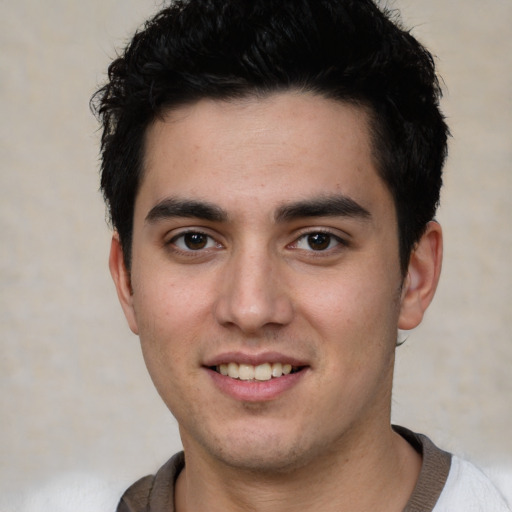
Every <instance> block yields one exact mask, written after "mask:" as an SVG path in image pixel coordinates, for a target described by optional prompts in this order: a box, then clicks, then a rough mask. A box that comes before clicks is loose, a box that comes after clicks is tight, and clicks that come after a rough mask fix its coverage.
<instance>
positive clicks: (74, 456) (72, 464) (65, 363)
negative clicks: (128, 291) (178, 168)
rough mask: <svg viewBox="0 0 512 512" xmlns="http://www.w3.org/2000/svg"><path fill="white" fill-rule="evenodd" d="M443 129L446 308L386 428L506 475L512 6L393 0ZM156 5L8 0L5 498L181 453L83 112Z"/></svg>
mask: <svg viewBox="0 0 512 512" xmlns="http://www.w3.org/2000/svg"><path fill="white" fill-rule="evenodd" d="M395 5H396V6H397V7H402V8H403V17H404V19H405V21H406V22H407V24H408V25H413V26H414V27H415V28H414V30H413V33H414V34H415V35H416V36H417V37H419V38H420V39H421V40H422V41H423V42H424V43H426V44H427V46H429V47H430V48H431V49H432V50H433V51H434V53H435V54H436V55H437V56H438V65H439V69H440V72H441V74H442V76H443V78H444V80H445V82H446V87H445V93H446V97H445V101H444V104H443V105H444V111H445V112H446V115H447V116H448V120H449V123H450V125H451V128H452V132H453V139H452V141H451V155H450V159H449V163H448V165H447V168H446V180H445V182H446V186H445V188H444V192H443V206H442V208H441V211H440V214H439V219H440V220H441V222H442V224H443V225H444V229H445V236H446V253H445V265H444V271H443V277H442V283H441V286H440V289H439V293H438V296H437V298H436V301H435V303H434V305H433V306H432V309H431V311H430V313H429V315H428V316H427V319H426V321H425V323H424V325H423V326H422V327H421V328H419V329H417V330H416V331H415V332H413V333H410V334H409V338H408V341H407V343H406V344H405V346H403V347H401V348H400V349H399V351H398V353H399V359H398V370H397V378H396V385H395V397H394V403H393V408H394V419H395V421H396V422H399V423H402V424H405V425H407V426H409V427H412V428H414V429H417V430H419V431H422V432H426V433H429V434H430V435H431V436H432V437H433V438H434V439H435V440H436V441H437V442H438V443H439V444H441V445H442V446H444V447H446V448H448V449H450V450H454V451H456V452H457V453H460V454H463V455H465V456H466V457H468V458H470V459H472V460H474V461H476V462H478V463H480V464H483V465H489V464H498V463H499V464H507V463H508V464H510V465H512V435H511V434H510V431H511V430H512V429H511V427H512V403H511V402H512V401H511V396H512V335H511V334H510V328H511V324H512V319H511V317H512V311H511V309H512V308H511V304H512V301H511V299H512V272H511V270H510V268H511V249H512V245H511V239H512V229H511V222H512V202H511V199H510V195H511V193H512V182H511V181H512V178H511V170H510V166H511V162H512V144H511V141H512V126H511V103H512V100H511V95H512V93H511V91H512V46H511V42H510V41H511V36H512V34H511V29H510V27H511V26H512V1H511V0H487V1H485V2H483V1H481V0H449V1H448V0H401V1H397V2H395ZM156 7H157V6H156V3H155V1H154V0H88V1H87V2H81V1H77V0H45V1H44V2H41V1H40V0H17V1H15V2H14V1H11V2H7V1H6V0H0V10H1V16H0V24H1V26H0V45H1V53H0V65H1V71H0V73H1V74H0V77H1V78H0V101H1V117H0V144H1V145H0V148H1V149H0V151H1V170H0V234H1V237H0V294H1V296H0V325H1V343H2V357H1V358H0V379H1V386H2V387H1V393H0V426H1V433H2V436H1V440H0V495H4V496H5V495H7V494H10V493H11V494H12V493H15V492H18V491H20V490H22V489H27V488H31V487H32V486H35V485H37V484H38V483H40V482H42V481H44V480H45V479H48V478H50V477H52V476H53V475H57V474H61V473H65V472H69V471H75V470H82V471H88V472H93V473H95V474H96V475H102V476H104V477H105V478H116V479H118V480H122V481H126V482H127V481H129V480H133V479H134V478H136V477H139V476H141V475H142V474H144V473H146V472H149V471H152V470H154V469H155V468H156V467H157V466H158V464H160V463H161V462H163V461H164V460H166V458H167V457H168V456H169V455H170V454H171V452H173V451H174V450H175V449H177V448H178V447H179V440H178V439H177V430H176V426H175V422H174V420H173V419H172V417H171V416H170V414H169V413H168V412H167V411H166V409H165V407H164V406H163V405H162V404H161V403H160V400H159V398H158V396H157V395H156V392H155V391H154V390H153V387H152V384H151V382H150V381H149V378H148V377H147V375H146V371H145V368H144V367H143V362H142V358H141V357H140V353H139V348H138V341H137V339H136V338H135V337H134V336H133V335H132V334H131V333H130V332H129V330H128V328H127V327H126V326H125V324H124V319H123V318H122V314H121V310H120V307H119V306H118V304H117V299H116V297H115V293H114V288H113V285H112V284H111V282H110V277H109V275H108V272H107V252H108V244H109V236H110V235H109V230H108V228H107V226H106V224H105V221H104V208H103V205H102V201H101V198H100V195H99V194H98V192H97V189H98V176H97V170H98V156H97V155H98V138H99V135H98V133H97V131H96V130H97V125H96V122H95V120H94V119H93V117H92V116H91V115H90V113H89V110H88V100H89V97H90V95H91V94H92V92H93V91H94V90H95V87H96V85H97V84H98V83H100V82H101V81H102V80H103V79H104V72H105V69H106V66H107V64H108V62H109V61H110V59H111V58H112V57H113V56H114V55H115V51H114V47H119V46H120V45H122V44H123V42H124V41H125V40H126V39H127V37H128V36H129V34H130V33H131V32H132V31H133V30H134V29H135V27H137V26H138V25H139V24H140V22H141V21H142V20H143V19H144V17H145V16H146V15H148V14H149V13H151V12H154V11H155V9H156Z"/></svg>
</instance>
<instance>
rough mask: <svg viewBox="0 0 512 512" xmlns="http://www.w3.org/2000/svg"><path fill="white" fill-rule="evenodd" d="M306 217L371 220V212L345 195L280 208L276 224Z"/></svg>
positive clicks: (309, 200)
mask: <svg viewBox="0 0 512 512" xmlns="http://www.w3.org/2000/svg"><path fill="white" fill-rule="evenodd" d="M306 217H354V218H360V219H363V220H366V219H370V218H371V214H370V212H369V211H368V210H367V209H366V208H364V207H363V206H361V205H360V204H359V203H357V202H356V201H354V200H353V199H351V198H350V197H347V196H344V195H334V196H326V197H317V198H312V199H306V200H304V201H298V202H295V203H291V204H286V205H284V206H281V207H280V208H278V210H277V212H276V215H275V219H276V222H287V221H291V220H296V219H303V218H306Z"/></svg>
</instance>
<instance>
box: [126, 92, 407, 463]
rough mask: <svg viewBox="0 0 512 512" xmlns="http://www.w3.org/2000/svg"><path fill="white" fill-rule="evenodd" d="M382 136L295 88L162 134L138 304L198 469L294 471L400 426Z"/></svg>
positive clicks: (152, 134)
mask: <svg viewBox="0 0 512 512" xmlns="http://www.w3.org/2000/svg"><path fill="white" fill-rule="evenodd" d="M367 123H368V120H367V116H366V115H365V112H364V111H363V110H361V109H358V108H356V107H353V106H348V105H344V104H341V103H339V102H334V101H332V100H328V99H324V98H321V97H319V96H313V95H309V94H299V93H290V92H289V93H281V94H276V95H272V96H269V97H267V98H264V99H246V100H237V101H232V102H221V101H213V100H211V101H210V100H203V101H200V102H198V103H196V104H194V105H191V106H186V107H182V108H179V109H177V110H175V111H173V112H172V113H170V114H169V115H168V116H167V117H166V118H165V120H159V121H156V122H155V123H154V124H153V125H152V126H151V127H150V129H149V131H148V133H147V140H146V149H145V157H146V158H145V167H144V169H145V170H144V178H143V180H142V183H141V186H140V190H139V193H138V196H137V199H136V204H135V217H134V231H133V260H132V268H131V290H130V293H129V294H128V295H129V297H127V299H126V303H125V305H124V307H125V312H126V314H127V317H128V320H129V323H130V326H131V328H132V329H133V330H134V331H135V332H137V333H138V334H139V335H140V339H141V343H142V350H143V353H144V358H145V361H146V364H147V367H148V369H149V372H150V374H151V377H152V379H153V381H154V383H155V386H156V388H157V390H158V392H159V393H160V395H161V396H162V398H163V400H164V401H165V403H166V404H167V405H168V407H169V409H170V410H171V411H172V412H173V414H174V415H175V416H176V418H177V420H178V423H179V426H180V432H181V435H182V440H183V443H184V446H185V449H186V450H187V451H188V453H189V454H190V456H192V455H193V454H199V453H201V454H202V456H206V457H209V458H210V459H211V460H217V461H223V462H225V463H227V464H229V465H235V466H238V467H245V468H252V469H260V470H263V469H264V470H270V469H274V470H275V469H283V468H285V467H293V466H294V465H300V464H304V463H307V462H311V461H312V460H313V459H315V457H319V456H321V455H323V454H325V453H326V452H327V451H330V450H332V449H333V448H335V447H336V446H339V447H342V446H349V445H350V443H352V444H353V443H356V442H359V441H361V440H362V439H370V438H372V437H374V436H375V435H378V434H379V432H381V431H383V429H386V428H389V408H390V393H391V383H392V369H393V361H394V346H395V342H396V335H397V323H398V321H399V315H400V308H401V292H400V291H401V284H402V279H401V274H400V268H399V256H398V234H397V222H396V216H395V209H394V206H393V200H392V197H391V195H390V193H389V191H388V190H387V188H386V187H385V185H384V183H383V182H382V180H381V179H380V178H379V177H378V175H377V172H376V167H375V163H374V160H373V158H372V152H371V147H370V134H369V128H368V124H367ZM290 368H291V372H290V373H288V372H289V371H290ZM228 371H229V374H228V375H223V374H225V373H226V372H228ZM272 373H274V375H275V376H272ZM237 374H238V375H239V377H238V378H237ZM244 379H248V380H244Z"/></svg>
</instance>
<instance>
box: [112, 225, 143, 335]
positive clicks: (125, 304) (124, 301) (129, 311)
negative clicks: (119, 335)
mask: <svg viewBox="0 0 512 512" xmlns="http://www.w3.org/2000/svg"><path fill="white" fill-rule="evenodd" d="M108 266H109V268H110V274H111V276H112V279H113V280H114V284H115V285H116V290H117V296H118V298H119V302H120V303H121V307H122V308H123V311H124V316H125V317H126V320H127V321H128V325H129V326H130V329H131V330H132V331H133V332H134V333H135V334H138V333H139V330H138V327H137V319H136V316H135V310H134V307H133V292H132V283H131V276H130V272H129V270H128V269H127V268H126V265H125V262H124V254H123V248H122V245H121V241H120V239H119V234H118V233H117V232H115V233H114V234H113V236H112V242H111V244H110V257H109V259H108Z"/></svg>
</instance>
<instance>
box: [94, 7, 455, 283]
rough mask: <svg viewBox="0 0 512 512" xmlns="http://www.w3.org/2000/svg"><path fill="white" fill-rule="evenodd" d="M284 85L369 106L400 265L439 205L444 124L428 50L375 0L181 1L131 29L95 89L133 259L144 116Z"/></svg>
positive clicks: (108, 180)
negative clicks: (101, 83) (393, 217)
mask: <svg viewBox="0 0 512 512" xmlns="http://www.w3.org/2000/svg"><path fill="white" fill-rule="evenodd" d="M286 90H299V91H305V92H306V91H307V92H310V93H313V94H318V95H321V96H324V97H326V98H330V99H334V100H337V101H341V102H348V103H352V104H356V105H360V106H361V107H364V108H365V109H366V110H367V111H368V112H369V114H370V120H371V133H372V143H373V153H374V159H375V161H376V164H377V169H378V172H379V174H380V176H381V178H382V179H383V181H384V182H385V183H386V185H387V187H388V189H389V190H390V192H391V194H392V196H393V200H394V204H395V208H396V213H397V218H398V231H399V250H400V265H401V269H402V273H403V274H404V275H405V273H406V271H407V267H408V263H409V258H410V253H411V251H412V249H413V248H414V245H415V244H416V243H417V242H418V240H419V239H420V238H421V235H422V234H423V232H424V230H425V228H426V225H427V223H428V222H429V221H430V220H432V219H433V218H434V216H435V212H436V209H437V206H438V204H439V196H440V189H441V185H442V167H443V165H444V161H445V158H446V154H447V138H448V128H447V126H446V123H445V120H444V117H443V115H442V113H441V111H440V109H439V100H440V97H441V89H440V86H439V80H438V77H437V75H436V71H435V66H434V60H433V58H432V55H431V54H430V53H429V52H428V51H427V50H426V48H425V47H424V46H422V45H421V44H420V43H419V42H418V41H417V40H416V39H415V38H414V37H413V36H412V35H411V34H410V32H409V31H407V30H405V29H404V28H403V27H402V26H401V22H400V20H399V18H398V14H397V13H396V12H395V11H388V10H386V9H384V8H379V7H378V6H377V5H376V4H375V3H374V2H373V1H371V0H251V1H247V0H178V1H175V2H173V3H172V4H171V5H169V6H168V7H166V8H164V9H163V10H161V11H160V12H159V13H158V14H156V15H155V16H154V17H153V18H152V19H150V20H149V21H147V22H146V24H145V25H144V27H143V29H142V30H140V31H138V32H137V33H136V34H135V35H134V37H133V38H132V40H131V41H130V43H129V44H128V45H127V47H126V48H125V49H124V52H123V53H122V55H120V56H119V57H118V58H117V59H115V60H114V61H113V62H112V63H111V65H110V67H109V69H108V80H107V82H106V84H105V85H104V86H103V87H102V88H101V89H99V90H98V92H97V93H96V94H95V95H94V96H93V99H92V106H93V109H94V111H95V112H96V113H97V115H98V117H99V119H100V120H101V121H102V124H103V134H102V139H101V151H102V165H101V172H102V175H101V189H102V191H103V194H104V198H105V201H106V203H107V206H108V209H109V214H110V218H111V222H112V224H113V226H114V228H115V229H116V230H117V231H118V233H119V236H120V239H121V243H122V246H123V252H124V258H125V263H126V265H127V267H128V268H129V267H130V263H131V243H132V230H133V213H134V203H135V198H136V194H137V191H138V187H139V185H140V182H141V177H142V174H143V172H144V170H143V160H144V139H145V133H146V130H147V128H148V126H149V125H150V124H151V123H152V122H153V121H154V120H155V119H156V118H158V117H159V116H163V115H164V114H165V113H166V112H168V111H169V110H172V109H173V108H176V107H178V106H181V105H185V104H190V103H193V102H196V101H198V100H200V99H202V98H210V99H222V100H229V99H236V98H241V97H246V96H250V95H257V96H259V95H268V94H271V93H274V92H279V91H286Z"/></svg>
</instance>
